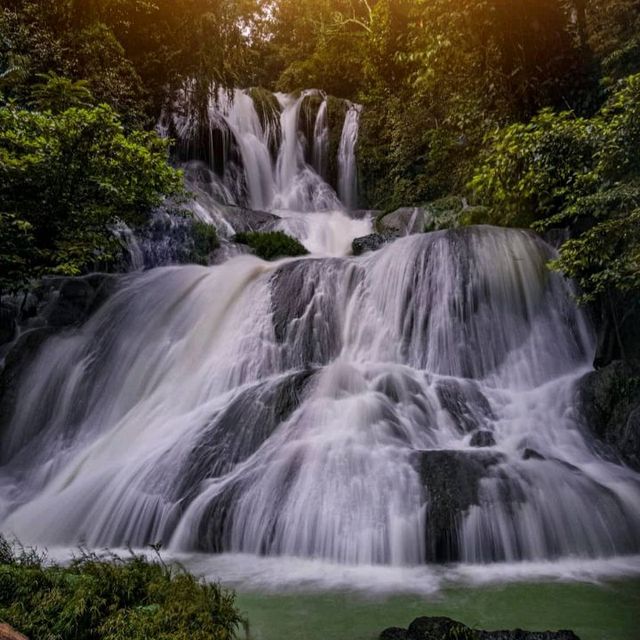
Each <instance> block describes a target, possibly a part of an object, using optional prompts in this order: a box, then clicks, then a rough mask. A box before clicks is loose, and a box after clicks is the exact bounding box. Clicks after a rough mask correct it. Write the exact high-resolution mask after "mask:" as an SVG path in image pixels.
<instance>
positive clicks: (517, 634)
mask: <svg viewBox="0 0 640 640" xmlns="http://www.w3.org/2000/svg"><path fill="white" fill-rule="evenodd" d="M380 640H579V638H578V636H576V634H575V633H573V631H523V630H522V629H514V630H513V631H480V630H478V629H472V628H470V627H467V626H466V625H464V624H462V623H461V622H456V621H455V620H452V619H451V618H445V617H422V618H416V619H415V620H414V621H413V622H412V623H411V624H410V625H409V628H408V629H398V628H397V627H392V628H389V629H386V630H385V631H383V632H382V633H381V634H380Z"/></svg>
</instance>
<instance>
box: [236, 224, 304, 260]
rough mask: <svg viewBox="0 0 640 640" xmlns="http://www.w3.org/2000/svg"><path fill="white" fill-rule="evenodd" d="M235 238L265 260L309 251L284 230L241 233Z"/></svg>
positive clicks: (301, 254) (298, 254)
mask: <svg viewBox="0 0 640 640" xmlns="http://www.w3.org/2000/svg"><path fill="white" fill-rule="evenodd" d="M234 240H235V242H239V243H240V244H246V245H248V246H249V247H251V249H253V252H254V253H255V254H256V255H257V256H258V257H259V258H262V259H263V260H276V259H277V258H285V257H289V256H290V257H294V256H304V255H307V254H308V253H309V252H308V251H307V250H306V249H305V248H304V247H303V246H302V245H301V244H300V243H299V242H298V241H297V240H296V239H295V238H292V237H291V236H288V235H287V234H286V233H283V232H282V231H268V232H257V231H255V232H250V233H239V234H238V235H236V236H235V238H234Z"/></svg>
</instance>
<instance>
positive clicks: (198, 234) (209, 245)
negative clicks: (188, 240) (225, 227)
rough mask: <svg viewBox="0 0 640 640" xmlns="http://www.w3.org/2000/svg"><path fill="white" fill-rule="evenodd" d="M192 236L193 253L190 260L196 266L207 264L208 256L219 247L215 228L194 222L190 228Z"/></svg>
mask: <svg viewBox="0 0 640 640" xmlns="http://www.w3.org/2000/svg"><path fill="white" fill-rule="evenodd" d="M191 229H192V236H193V252H192V255H191V258H192V260H193V262H195V263H196V264H202V265H206V264H208V262H209V254H210V253H211V252H212V251H214V250H215V249H217V248H218V247H219V246H220V242H219V241H218V234H217V232H216V228H215V227H214V226H213V225H211V224H207V223H206V222H201V221H199V220H195V221H194V222H193V224H192V226H191Z"/></svg>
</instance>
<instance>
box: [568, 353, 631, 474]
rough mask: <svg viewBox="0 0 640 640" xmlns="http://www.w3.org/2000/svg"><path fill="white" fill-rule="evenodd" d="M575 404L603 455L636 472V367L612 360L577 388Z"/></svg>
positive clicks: (588, 376)
mask: <svg viewBox="0 0 640 640" xmlns="http://www.w3.org/2000/svg"><path fill="white" fill-rule="evenodd" d="M578 404H579V407H580V409H581V411H582V415H583V417H584V419H585V423H586V425H587V427H588V429H589V430H590V431H591V433H592V434H593V435H595V436H596V438H598V440H599V441H600V442H601V443H602V444H603V445H604V446H603V453H605V454H609V455H610V456H613V457H615V458H617V459H618V460H620V461H622V462H624V463H626V464H628V465H629V466H630V467H632V468H634V469H637V470H640V368H638V367H637V366H635V365H634V363H631V362H625V361H615V362H612V363H611V364H609V365H607V366H606V367H603V368H602V369H598V370H597V371H592V372H591V373H588V374H587V375H586V376H584V377H583V378H582V380H581V381H580V383H579V385H578Z"/></svg>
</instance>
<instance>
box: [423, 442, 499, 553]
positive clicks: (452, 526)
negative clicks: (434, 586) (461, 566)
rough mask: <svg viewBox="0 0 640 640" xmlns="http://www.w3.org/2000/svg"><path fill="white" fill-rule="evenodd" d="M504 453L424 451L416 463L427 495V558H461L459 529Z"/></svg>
mask: <svg viewBox="0 0 640 640" xmlns="http://www.w3.org/2000/svg"><path fill="white" fill-rule="evenodd" d="M503 459H504V456H502V454H499V453H492V452H488V451H487V452H485V451H453V450H452V451H449V450H442V451H421V452H419V453H418V454H417V455H416V466H417V469H418V472H419V474H420V478H421V480H422V482H423V484H424V487H425V490H426V494H427V511H426V527H425V529H426V543H427V561H429V562H455V561H457V560H459V559H460V547H459V540H458V528H459V525H460V523H461V519H462V516H463V515H464V514H465V513H466V512H467V510H468V509H469V508H470V507H472V506H473V505H477V504H479V503H480V482H481V481H482V480H483V478H486V477H488V476H490V475H492V474H493V473H494V469H493V468H494V467H496V465H499V464H500V463H501V462H502V461H503Z"/></svg>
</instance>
